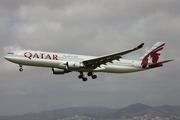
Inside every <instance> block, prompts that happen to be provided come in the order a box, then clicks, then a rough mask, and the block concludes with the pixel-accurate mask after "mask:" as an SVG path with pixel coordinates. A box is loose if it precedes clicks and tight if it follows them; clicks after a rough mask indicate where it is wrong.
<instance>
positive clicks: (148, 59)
mask: <svg viewBox="0 0 180 120" xmlns="http://www.w3.org/2000/svg"><path fill="white" fill-rule="evenodd" d="M164 45H165V43H164V42H157V43H156V44H155V45H154V46H153V47H152V48H151V49H150V50H148V51H147V52H146V53H145V54H144V55H143V56H142V57H141V58H140V59H141V60H142V63H141V65H142V67H143V68H146V67H147V65H148V64H155V63H157V62H158V59H159V56H160V55H161V50H162V49H163V48H164Z"/></svg>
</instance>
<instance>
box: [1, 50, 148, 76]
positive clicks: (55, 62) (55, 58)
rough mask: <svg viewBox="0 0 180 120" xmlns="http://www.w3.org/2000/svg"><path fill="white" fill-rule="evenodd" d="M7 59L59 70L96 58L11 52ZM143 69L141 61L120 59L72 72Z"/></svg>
mask: <svg viewBox="0 0 180 120" xmlns="http://www.w3.org/2000/svg"><path fill="white" fill-rule="evenodd" d="M4 58H5V59H7V60H9V61H11V62H13V63H17V64H21V65H27V66H38V67H49V68H58V69H67V65H66V63H67V62H69V63H71V62H81V61H83V60H87V59H92V58H96V57H95V56H85V55H76V54H66V53H52V52H41V51H30V50H29V51H15V52H9V53H8V54H7V55H6V56H4ZM146 69H149V68H142V66H141V61H137V60H126V59H120V60H119V61H118V60H114V61H113V62H112V63H107V64H102V65H100V67H97V68H96V69H91V68H84V67H79V68H75V69H71V71H79V72H80V71H81V72H89V71H91V72H108V73H129V72H137V71H142V70H146Z"/></svg>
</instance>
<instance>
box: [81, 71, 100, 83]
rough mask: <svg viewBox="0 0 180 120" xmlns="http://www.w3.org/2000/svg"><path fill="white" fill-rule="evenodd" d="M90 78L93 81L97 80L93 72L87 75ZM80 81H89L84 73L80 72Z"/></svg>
mask: <svg viewBox="0 0 180 120" xmlns="http://www.w3.org/2000/svg"><path fill="white" fill-rule="evenodd" d="M87 75H88V76H91V77H92V79H96V78H97V75H94V74H93V73H92V72H88V73H87ZM78 78H79V79H82V80H83V81H84V82H85V81H87V77H85V76H84V74H83V72H80V75H79V76H78Z"/></svg>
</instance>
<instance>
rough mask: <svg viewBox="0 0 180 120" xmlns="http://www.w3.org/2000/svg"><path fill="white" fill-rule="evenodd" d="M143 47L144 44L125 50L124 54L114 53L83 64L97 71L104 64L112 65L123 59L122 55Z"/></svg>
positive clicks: (85, 61)
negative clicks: (115, 61)
mask: <svg viewBox="0 0 180 120" xmlns="http://www.w3.org/2000/svg"><path fill="white" fill-rule="evenodd" d="M143 45H144V43H142V44H140V45H139V46H137V47H135V48H132V49H129V50H125V51H122V52H118V53H113V54H109V55H104V56H100V57H97V58H93V59H88V60H84V61H82V62H83V64H84V65H85V67H87V68H93V69H95V68H97V67H100V66H101V65H102V64H104V65H106V63H108V62H110V63H112V62H113V60H119V59H120V58H122V57H121V56H122V55H125V54H128V53H130V52H133V51H136V50H138V49H140V48H142V47H143Z"/></svg>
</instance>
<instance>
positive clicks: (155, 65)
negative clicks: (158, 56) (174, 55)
mask: <svg viewBox="0 0 180 120" xmlns="http://www.w3.org/2000/svg"><path fill="white" fill-rule="evenodd" d="M171 61H173V60H165V61H161V62H157V63H154V64H150V65H149V67H150V68H155V67H160V66H163V63H167V62H171Z"/></svg>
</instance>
